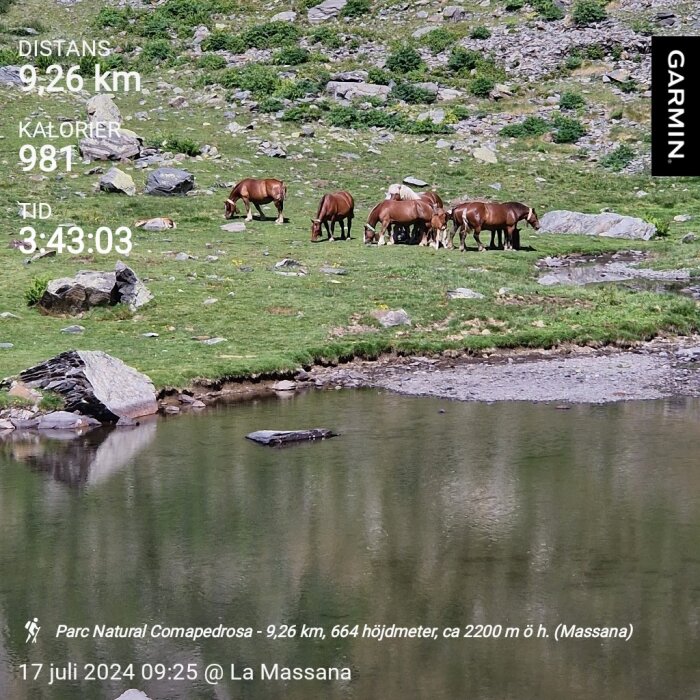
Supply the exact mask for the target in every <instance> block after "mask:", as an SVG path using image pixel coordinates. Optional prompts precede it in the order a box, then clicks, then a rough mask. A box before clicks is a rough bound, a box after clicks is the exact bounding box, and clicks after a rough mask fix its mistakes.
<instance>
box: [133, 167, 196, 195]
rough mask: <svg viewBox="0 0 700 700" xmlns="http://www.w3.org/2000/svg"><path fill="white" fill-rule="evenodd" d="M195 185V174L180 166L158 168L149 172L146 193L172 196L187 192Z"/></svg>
mask: <svg viewBox="0 0 700 700" xmlns="http://www.w3.org/2000/svg"><path fill="white" fill-rule="evenodd" d="M193 187H194V175H192V173H188V172H187V171H186V170H179V169H178V168H158V170H154V171H153V172H152V173H150V174H149V176H148V180H147V181H146V187H145V189H144V194H151V195H158V196H163V197H167V196H172V195H180V194H187V193H188V192H189V191H190V190H191V189H192V188H193Z"/></svg>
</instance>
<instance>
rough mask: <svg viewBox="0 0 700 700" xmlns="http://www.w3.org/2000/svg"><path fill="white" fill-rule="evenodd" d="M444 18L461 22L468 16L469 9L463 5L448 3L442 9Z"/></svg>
mask: <svg viewBox="0 0 700 700" xmlns="http://www.w3.org/2000/svg"><path fill="white" fill-rule="evenodd" d="M442 18H443V19H446V20H449V21H450V22H461V21H462V20H464V19H466V18H467V11H466V10H465V9H464V8H463V7H458V6H456V5H448V6H447V7H445V8H443V10H442Z"/></svg>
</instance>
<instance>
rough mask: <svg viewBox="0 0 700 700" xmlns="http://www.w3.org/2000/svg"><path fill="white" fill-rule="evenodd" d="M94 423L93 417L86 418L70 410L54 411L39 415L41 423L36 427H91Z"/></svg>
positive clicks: (57, 428)
mask: <svg viewBox="0 0 700 700" xmlns="http://www.w3.org/2000/svg"><path fill="white" fill-rule="evenodd" d="M94 424H95V420H94V419H93V418H86V417H85V416H79V415H77V414H76V413H69V412H68V411H53V412H52V413H47V414H46V415H43V416H39V424H38V425H37V426H36V427H37V428H38V429H39V430H76V429H80V428H89V427H91V426H93V425H94Z"/></svg>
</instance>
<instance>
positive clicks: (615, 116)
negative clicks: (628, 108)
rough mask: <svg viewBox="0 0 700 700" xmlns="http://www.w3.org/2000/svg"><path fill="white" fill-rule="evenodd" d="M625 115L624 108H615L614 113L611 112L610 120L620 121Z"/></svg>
mask: <svg viewBox="0 0 700 700" xmlns="http://www.w3.org/2000/svg"><path fill="white" fill-rule="evenodd" d="M623 114H624V110H623V109H622V107H615V109H613V111H612V112H610V119H614V120H615V121H619V120H620V119H622V116H623Z"/></svg>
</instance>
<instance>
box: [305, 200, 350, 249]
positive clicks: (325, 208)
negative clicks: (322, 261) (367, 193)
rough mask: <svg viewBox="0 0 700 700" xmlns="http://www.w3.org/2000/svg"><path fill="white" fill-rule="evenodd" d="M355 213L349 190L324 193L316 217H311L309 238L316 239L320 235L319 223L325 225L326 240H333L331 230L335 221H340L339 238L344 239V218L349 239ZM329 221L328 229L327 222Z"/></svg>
mask: <svg viewBox="0 0 700 700" xmlns="http://www.w3.org/2000/svg"><path fill="white" fill-rule="evenodd" d="M354 215H355V200H354V199H353V198H352V195H351V194H350V193H349V192H345V191H343V190H341V191H340V192H333V193H332V194H324V195H323V197H322V198H321V202H320V203H319V205H318V211H317V212H316V218H315V219H311V240H312V241H314V242H315V241H317V240H318V239H319V238H320V237H321V224H323V226H325V228H326V233H327V234H328V240H329V241H334V240H335V238H333V230H334V229H335V222H336V221H338V222H339V223H340V240H341V241H344V240H345V220H346V219H347V222H348V240H350V238H351V236H350V230H351V228H352V219H353V216H354ZM329 221H330V224H331V226H330V229H329V228H328V222H329Z"/></svg>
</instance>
